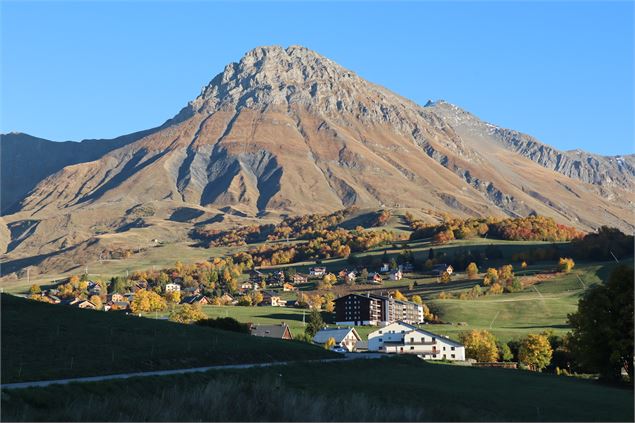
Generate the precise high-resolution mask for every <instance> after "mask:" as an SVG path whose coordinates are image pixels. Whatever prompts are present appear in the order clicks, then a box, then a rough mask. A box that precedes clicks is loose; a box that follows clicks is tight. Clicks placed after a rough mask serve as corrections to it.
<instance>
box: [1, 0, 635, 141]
mask: <svg viewBox="0 0 635 423" xmlns="http://www.w3.org/2000/svg"><path fill="white" fill-rule="evenodd" d="M1 12H2V18H1V24H2V34H1V35H2V63H1V64H2V76H1V82H2V87H1V91H2V97H1V100H2V101H1V106H2V111H1V114H0V117H1V124H0V130H1V131H2V132H9V131H22V132H27V133H29V134H32V135H35V136H39V137H43V138H48V139H53V140H69V139H70V140H80V139H83V138H105V137H114V136H117V135H122V134H125V133H129V132H132V131H136V130H141V129H146V128H149V127H152V126H155V125H158V124H161V123H162V122H164V121H165V120H166V119H168V118H170V117H171V116H173V115H174V114H176V113H177V112H178V111H179V109H180V108H181V107H183V106H184V105H185V104H186V103H187V102H188V101H189V100H191V99H193V98H194V97H196V95H198V93H199V91H200V89H201V87H202V86H203V85H205V84H206V83H207V82H208V81H209V80H210V79H211V78H212V77H213V76H214V75H216V74H217V73H219V72H221V71H222V69H223V67H224V65H225V64H227V63H229V62H231V61H237V60H238V59H240V57H241V56H242V55H243V54H244V53H245V52H246V51H248V50H250V49H251V48H253V47H256V46H259V45H270V44H279V45H283V46H288V45H292V44H300V45H305V46H307V47H309V48H311V49H314V50H316V51H318V52H319V53H321V54H323V55H325V56H327V57H329V58H331V59H333V60H335V61H336V62H339V63H340V64H341V65H343V66H345V67H347V68H349V69H351V70H353V71H355V72H357V73H358V74H359V75H361V76H362V77H365V78H367V79H369V80H371V81H373V82H376V83H378V84H381V85H384V86H386V87H388V88H390V89H392V90H393V91H395V92H397V93H399V94H401V95H403V96H405V97H408V98H410V99H412V100H414V101H416V102H419V103H421V104H423V103H425V102H426V101H427V100H428V99H440V98H442V99H445V100H447V101H450V102H452V103H454V104H457V105H459V106H460V107H463V108H465V109H467V110H469V111H471V112H472V113H474V114H476V115H477V116H479V117H481V118H483V119H485V120H487V121H489V122H492V123H495V124H498V125H501V126H504V127H508V128H513V129H517V130H520V131H523V132H526V133H529V134H531V135H534V136H536V137H537V138H539V139H540V140H542V141H543V142H546V143H548V144H551V145H554V146H556V147H558V148H562V149H574V148H582V149H585V150H589V151H593V152H598V153H603V154H625V153H630V152H633V140H634V126H633V115H634V106H633V93H634V84H633V73H634V69H633V48H634V46H633V17H634V7H633V2H630V1H627V2H614V3H606V2H597V3H591V2H583V3H574V2H536V3H515V2H493V3H475V2H470V3H460V2H445V3H436V2H404V3H398V4H395V3H392V4H387V3H379V2H373V3H362V2H349V3H344V4H342V3H333V2H322V3H308V2H302V3H290V2H279V3H264V2H259V3H253V2H252V3H250V2H241V3H236V2H233V3H220V2H191V3H183V2H179V3H176V2H174V3H172V2H156V3H150V2H123V1H122V2H109V3H94V2H90V3H89V2H86V3H79V2H70V3H52V2H6V1H3V2H2V9H1Z"/></svg>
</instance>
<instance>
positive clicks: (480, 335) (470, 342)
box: [460, 330, 498, 363]
mask: <svg viewBox="0 0 635 423" xmlns="http://www.w3.org/2000/svg"><path fill="white" fill-rule="evenodd" d="M460 339H461V343H462V344H463V345H464V346H465V354H466V356H467V358H473V359H474V360H476V361H478V362H487V363H488V362H494V361H496V360H497V359H498V348H497V346H496V338H495V337H494V335H492V333H490V332H489V331H486V330H471V331H468V332H463V333H461V334H460Z"/></svg>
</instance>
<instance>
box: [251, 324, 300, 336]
mask: <svg viewBox="0 0 635 423" xmlns="http://www.w3.org/2000/svg"><path fill="white" fill-rule="evenodd" d="M288 330H289V326H288V325H287V324H286V323H281V324H279V325H252V326H251V334H252V335H254V336H264V337H266V338H278V339H282V337H283V336H284V334H285V332H286V331H288ZM289 334H291V331H289Z"/></svg>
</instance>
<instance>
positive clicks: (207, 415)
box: [2, 357, 633, 421]
mask: <svg viewBox="0 0 635 423" xmlns="http://www.w3.org/2000/svg"><path fill="white" fill-rule="evenodd" d="M228 398H231V401H230V402H231V403H230V402H228ZM2 413H3V415H2V420H3V421H13V420H25V421H38V420H57V421H60V420H61V421H94V420H100V421H104V420H105V421H230V420H231V421H253V420H258V421H333V420H334V421H633V391H632V389H625V388H617V387H610V386H604V385H600V384H598V383H597V382H593V381H588V380H580V379H575V378H569V377H565V376H555V375H548V374H540V373H532V372H526V371H521V370H505V369H486V368H472V367H465V366H451V365H443V364H429V363H425V362H423V361H421V360H419V359H417V358H415V357H399V358H384V359H381V360H356V361H346V362H342V363H310V364H299V363H298V364H293V365H289V366H277V367H272V368H263V369H247V370H231V371H222V372H220V371H214V372H207V373H204V374H189V375H179V376H170V377H152V378H136V379H131V380H126V381H109V382H99V383H90V384H74V385H66V386H51V387H47V388H38V389H26V390H15V391H5V392H4V393H3V397H2Z"/></svg>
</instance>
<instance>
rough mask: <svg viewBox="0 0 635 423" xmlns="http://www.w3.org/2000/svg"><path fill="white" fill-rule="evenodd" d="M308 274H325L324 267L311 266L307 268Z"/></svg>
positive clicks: (316, 275) (317, 275) (319, 275)
mask: <svg viewBox="0 0 635 423" xmlns="http://www.w3.org/2000/svg"><path fill="white" fill-rule="evenodd" d="M309 275H310V276H315V277H321V276H324V275H326V267H311V268H309Z"/></svg>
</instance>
